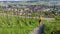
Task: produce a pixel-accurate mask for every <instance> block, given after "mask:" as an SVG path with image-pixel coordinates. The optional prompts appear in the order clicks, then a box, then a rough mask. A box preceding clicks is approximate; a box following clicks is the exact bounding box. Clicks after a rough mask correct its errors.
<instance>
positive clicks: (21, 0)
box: [0, 0, 60, 1]
mask: <svg viewBox="0 0 60 34" xmlns="http://www.w3.org/2000/svg"><path fill="white" fill-rule="evenodd" d="M0 1H39V0H0ZM40 1H60V0H40Z"/></svg>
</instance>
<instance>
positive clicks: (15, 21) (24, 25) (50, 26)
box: [0, 15, 60, 34]
mask: <svg viewBox="0 0 60 34" xmlns="http://www.w3.org/2000/svg"><path fill="white" fill-rule="evenodd" d="M59 22H60V21H59V20H58V19H56V20H53V21H46V20H43V23H44V24H45V28H44V33H43V34H51V32H53V31H57V30H59V31H60V27H59V26H60V23H59ZM38 25H39V24H38V19H36V18H22V17H20V16H19V17H18V16H7V15H5V16H4V15H0V34H29V33H30V32H31V31H32V30H33V29H34V28H36V27H38Z"/></svg>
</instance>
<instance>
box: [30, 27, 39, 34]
mask: <svg viewBox="0 0 60 34" xmlns="http://www.w3.org/2000/svg"><path fill="white" fill-rule="evenodd" d="M38 30H39V28H38V27H36V28H34V30H33V31H31V32H30V34H38Z"/></svg>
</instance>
